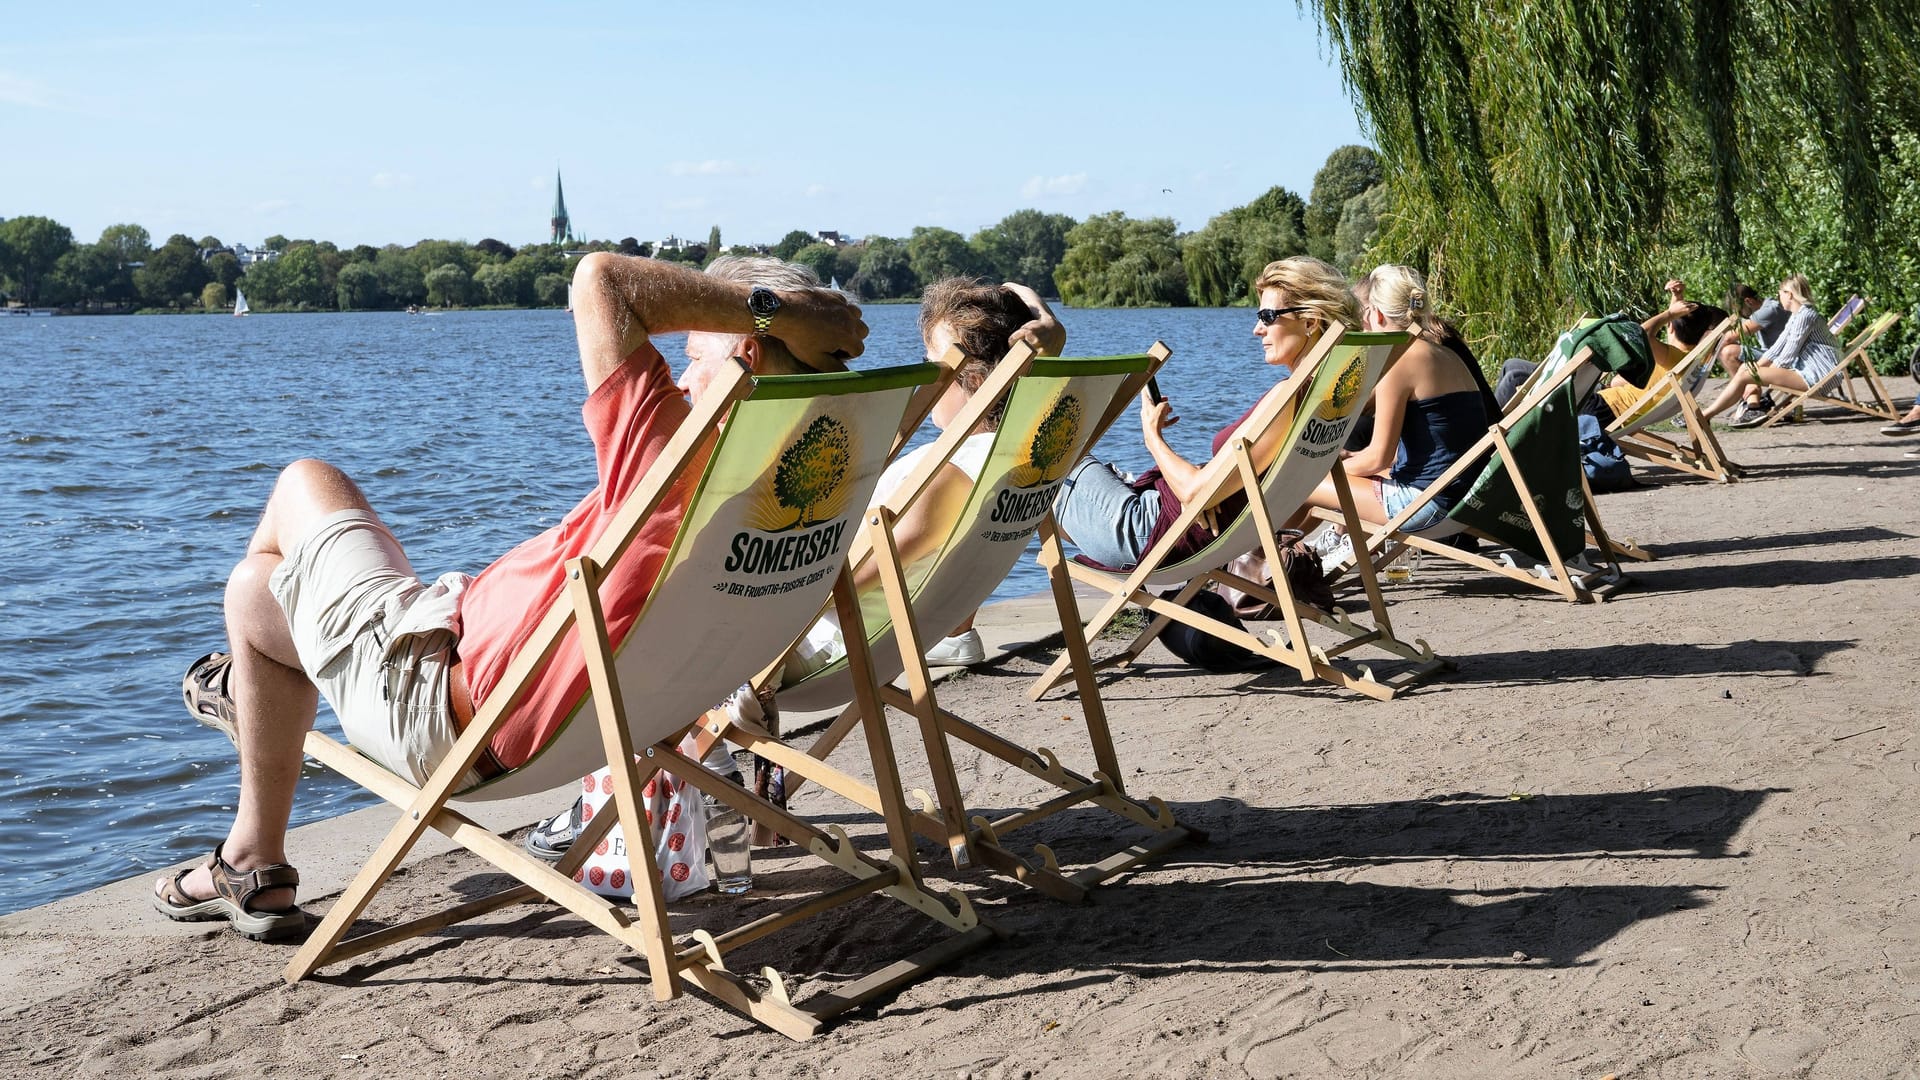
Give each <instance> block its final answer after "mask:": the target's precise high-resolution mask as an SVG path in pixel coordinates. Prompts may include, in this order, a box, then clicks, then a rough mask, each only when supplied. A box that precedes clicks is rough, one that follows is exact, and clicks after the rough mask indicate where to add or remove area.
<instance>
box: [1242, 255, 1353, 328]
mask: <svg viewBox="0 0 1920 1080" xmlns="http://www.w3.org/2000/svg"><path fill="white" fill-rule="evenodd" d="M1253 288H1254V291H1255V292H1258V291H1259V290H1261V289H1279V290H1280V291H1281V293H1283V294H1285V296H1286V298H1287V306H1289V307H1292V306H1298V307H1303V308H1307V309H1308V312H1307V316H1306V317H1307V318H1309V319H1318V320H1319V321H1320V323H1321V325H1322V326H1323V327H1327V326H1332V325H1333V324H1335V323H1339V324H1340V325H1342V326H1344V327H1346V328H1347V329H1349V330H1357V329H1359V328H1360V305H1359V304H1358V303H1356V302H1355V301H1354V299H1353V291H1352V290H1351V289H1348V288H1347V279H1346V277H1345V276H1343V275H1342V274H1341V273H1340V271H1338V270H1335V269H1334V268H1333V267H1331V266H1328V265H1327V264H1326V263H1323V262H1321V261H1320V260H1319V259H1316V258H1314V257H1313V256H1311V255H1295V256H1294V257H1293V258H1291V259H1280V260H1278V261H1276V262H1270V263H1268V264H1267V268H1266V269H1265V270H1262V271H1260V276H1259V278H1257V279H1256V280H1255V281H1254V283H1253Z"/></svg>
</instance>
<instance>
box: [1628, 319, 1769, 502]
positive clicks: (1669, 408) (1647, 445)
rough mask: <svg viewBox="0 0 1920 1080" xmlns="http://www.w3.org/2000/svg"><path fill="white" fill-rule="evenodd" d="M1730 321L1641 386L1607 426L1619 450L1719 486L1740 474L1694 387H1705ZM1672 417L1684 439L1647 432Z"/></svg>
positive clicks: (1730, 330) (1731, 329)
mask: <svg viewBox="0 0 1920 1080" xmlns="http://www.w3.org/2000/svg"><path fill="white" fill-rule="evenodd" d="M1736 325H1737V321H1736V320H1735V319H1734V318H1733V317H1732V316H1728V317H1727V319H1726V320H1725V321H1723V322H1722V323H1721V324H1720V325H1719V326H1717V327H1715V328H1714V329H1713V330H1711V331H1709V332H1708V333H1705V334H1702V335H1701V336H1700V340H1699V341H1698V342H1696V343H1695V344H1694V347H1693V348H1692V349H1690V350H1688V351H1687V354H1686V355H1685V356H1683V357H1681V359H1680V361H1679V362H1678V363H1676V364H1674V365H1673V367H1672V368H1671V369H1669V370H1668V371H1667V372H1666V373H1665V374H1663V375H1662V376H1661V377H1660V378H1659V379H1658V380H1656V381H1655V382H1654V384H1653V385H1651V386H1649V387H1647V390H1646V393H1644V394H1642V395H1641V396H1640V399H1639V400H1638V401H1636V402H1635V403H1634V405H1633V408H1631V409H1629V410H1627V412H1626V414H1625V415H1623V416H1619V417H1616V418H1615V419H1614V421H1613V423H1612V424H1610V425H1608V427H1607V434H1608V435H1609V436H1610V437H1612V439H1613V441H1614V443H1615V444H1616V445H1618V446H1619V447H1620V450H1621V452H1623V453H1625V454H1626V455H1627V456H1629V457H1633V458H1637V459H1639V460H1641V461H1646V462H1649V463H1652V464H1655V465H1664V466H1666V467H1667V468H1670V469H1677V470H1679V471H1681V472H1686V473H1691V474H1693V475H1695V476H1699V477H1702V478H1704V479H1708V480H1714V481H1717V482H1719V483H1723V484H1730V483H1733V482H1734V481H1735V480H1738V479H1739V478H1740V475H1741V474H1742V473H1743V472H1745V470H1744V469H1743V468H1742V467H1741V466H1740V465H1738V464H1736V463H1734V461H1733V460H1732V459H1730V458H1729V457H1727V452H1726V450H1725V449H1723V448H1722V447H1721V445H1720V439H1719V436H1717V435H1715V434H1714V432H1713V425H1712V424H1710V423H1708V422H1707V419H1706V417H1705V416H1704V415H1703V414H1702V413H1701V409H1700V401H1699V394H1700V390H1701V388H1702V387H1704V386H1705V385H1706V382H1707V376H1708V373H1709V372H1710V371H1711V369H1712V368H1713V364H1714V360H1715V358H1716V357H1717V356H1718V355H1719V351H1720V345H1721V343H1722V342H1724V341H1725V340H1727V337H1728V335H1729V334H1732V333H1733V332H1734V328H1735V326H1736ZM1676 416H1677V417H1679V418H1680V420H1681V422H1682V424H1683V425H1684V426H1685V427H1686V430H1687V435H1688V440H1689V441H1688V442H1686V443H1682V442H1679V441H1677V440H1676V439H1673V438H1669V437H1668V436H1666V435H1664V434H1660V433H1657V432H1653V431H1649V430H1648V429H1649V428H1651V427H1652V426H1653V425H1655V424H1658V423H1661V422H1663V421H1666V420H1671V419H1673V418H1674V417H1676Z"/></svg>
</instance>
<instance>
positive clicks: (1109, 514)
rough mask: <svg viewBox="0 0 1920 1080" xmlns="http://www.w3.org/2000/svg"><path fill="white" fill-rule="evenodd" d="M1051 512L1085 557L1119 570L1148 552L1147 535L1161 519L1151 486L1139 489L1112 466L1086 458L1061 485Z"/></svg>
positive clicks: (1156, 495)
mask: <svg viewBox="0 0 1920 1080" xmlns="http://www.w3.org/2000/svg"><path fill="white" fill-rule="evenodd" d="M1053 516H1054V519H1055V520H1057V521H1058V522H1059V523H1060V528H1061V529H1062V530H1063V531H1064V532H1065V533H1066V534H1067V536H1068V538H1070V539H1071V540H1072V541H1073V543H1074V546H1075V547H1078V548H1079V549H1080V553H1081V554H1082V555H1085V556H1086V557H1087V558H1089V559H1092V560H1093V561H1094V562H1097V563H1099V564H1100V565H1102V566H1109V567H1112V568H1113V569H1115V570H1131V569H1133V568H1134V567H1136V566H1138V565H1140V557H1141V556H1143V555H1145V554H1146V553H1147V537H1149V536H1151V535H1153V526H1154V525H1155V523H1157V522H1158V521H1159V520H1160V493H1159V492H1158V491H1155V490H1153V489H1152V488H1148V489H1147V490H1145V491H1135V490H1133V489H1132V488H1130V487H1128V486H1127V482H1126V481H1124V480H1122V479H1120V477H1119V475H1118V474H1117V473H1115V472H1114V471H1113V468H1112V466H1110V465H1108V464H1106V463H1105V462H1102V461H1095V460H1094V459H1093V458H1088V459H1087V460H1085V461H1083V462H1081V463H1080V464H1078V465H1076V466H1074V468H1073V471H1072V472H1070V473H1068V474H1067V479H1066V480H1065V481H1064V482H1063V483H1062V484H1061V485H1060V494H1058V495H1056V496H1054V499H1053Z"/></svg>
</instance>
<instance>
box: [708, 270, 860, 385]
mask: <svg viewBox="0 0 1920 1080" xmlns="http://www.w3.org/2000/svg"><path fill="white" fill-rule="evenodd" d="M706 272H707V274H708V275H709V276H711V277H716V278H719V279H720V280H721V281H731V282H735V283H737V284H741V285H764V286H766V287H767V288H769V289H777V290H781V291H788V290H794V289H818V288H822V287H823V286H822V285H821V284H820V275H818V274H816V273H814V272H813V268H812V267H810V266H806V265H803V264H801V263H790V262H786V261H784V260H781V259H776V258H774V257H773V256H771V255H722V256H720V257H719V258H717V259H715V260H713V261H712V262H710V263H708V264H707V270H706ZM727 336H729V337H731V338H733V340H734V344H736V345H737V344H739V343H740V342H742V341H745V340H746V339H747V338H748V337H749V336H751V335H748V334H730V335H727ZM760 347H761V351H762V352H764V353H765V354H766V361H765V368H766V370H765V371H763V372H761V374H764V375H808V374H812V373H813V372H815V371H816V370H820V369H816V368H814V367H813V366H811V365H809V364H807V363H805V362H803V361H802V360H801V359H800V358H799V357H797V356H795V355H793V352H792V350H790V349H788V348H787V343H786V342H784V341H781V340H780V339H779V338H777V337H773V336H768V337H765V338H762V339H761V345H760ZM826 370H830V371H845V370H846V366H845V365H844V364H842V365H840V366H838V367H830V368H827V369H826Z"/></svg>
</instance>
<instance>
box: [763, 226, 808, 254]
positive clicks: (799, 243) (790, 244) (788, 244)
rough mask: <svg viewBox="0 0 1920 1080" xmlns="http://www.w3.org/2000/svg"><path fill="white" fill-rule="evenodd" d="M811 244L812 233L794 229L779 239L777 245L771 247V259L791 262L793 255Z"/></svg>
mask: <svg viewBox="0 0 1920 1080" xmlns="http://www.w3.org/2000/svg"><path fill="white" fill-rule="evenodd" d="M812 243H813V234H812V233H810V232H808V231H807V230H805V229H795V230H793V231H792V232H790V233H788V234H787V235H785V236H783V237H781V238H780V242H779V243H777V244H775V245H773V257H774V258H776V259H779V260H781V261H783V262H792V261H793V257H794V255H795V254H797V253H798V252H799V251H800V249H801V248H804V247H806V246H808V245H810V244H812Z"/></svg>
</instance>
